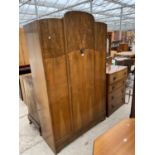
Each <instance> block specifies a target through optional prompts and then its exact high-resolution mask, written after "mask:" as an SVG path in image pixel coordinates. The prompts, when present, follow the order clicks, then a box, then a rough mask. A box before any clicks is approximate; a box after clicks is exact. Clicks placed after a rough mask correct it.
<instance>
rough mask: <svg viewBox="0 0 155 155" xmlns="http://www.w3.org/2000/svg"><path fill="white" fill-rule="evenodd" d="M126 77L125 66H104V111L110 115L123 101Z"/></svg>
mask: <svg viewBox="0 0 155 155" xmlns="http://www.w3.org/2000/svg"><path fill="white" fill-rule="evenodd" d="M126 78H127V67H126V66H114V65H111V66H107V67H106V79H107V86H106V91H107V93H106V94H107V95H106V111H107V116H110V115H111V114H112V113H113V112H114V111H116V110H117V109H118V108H119V107H120V106H121V105H123V104H124V103H125V81H126Z"/></svg>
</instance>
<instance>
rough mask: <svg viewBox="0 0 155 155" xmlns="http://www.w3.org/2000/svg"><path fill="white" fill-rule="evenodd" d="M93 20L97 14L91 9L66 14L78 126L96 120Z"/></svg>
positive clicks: (75, 128) (73, 104)
mask: <svg viewBox="0 0 155 155" xmlns="http://www.w3.org/2000/svg"><path fill="white" fill-rule="evenodd" d="M93 24H94V19H93V17H92V16H91V15H89V14H87V13H83V12H69V13H67V14H65V16H64V30H65V34H66V53H67V61H68V68H69V77H70V80H69V81H70V91H71V102H72V109H73V120H74V121H73V123H74V130H80V129H82V128H84V127H86V126H88V125H89V124H90V122H91V121H92V120H93V104H94V25H93Z"/></svg>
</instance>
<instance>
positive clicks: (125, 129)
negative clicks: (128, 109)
mask: <svg viewBox="0 0 155 155" xmlns="http://www.w3.org/2000/svg"><path fill="white" fill-rule="evenodd" d="M134 154H135V119H125V120H122V121H121V122H120V123H118V124H116V125H115V126H114V127H112V128H111V129H109V130H108V131H107V132H106V133H104V134H103V135H101V136H99V137H98V138H97V139H96V140H95V142H94V154H93V155H134Z"/></svg>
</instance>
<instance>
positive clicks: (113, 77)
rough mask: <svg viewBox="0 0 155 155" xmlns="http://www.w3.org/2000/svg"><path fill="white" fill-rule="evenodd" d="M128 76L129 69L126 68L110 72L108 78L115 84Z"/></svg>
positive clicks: (109, 81)
mask: <svg viewBox="0 0 155 155" xmlns="http://www.w3.org/2000/svg"><path fill="white" fill-rule="evenodd" d="M126 77H127V69H124V70H121V71H119V72H116V73H113V74H109V75H108V77H107V78H108V83H109V84H113V83H114V82H117V81H119V80H121V79H124V78H126Z"/></svg>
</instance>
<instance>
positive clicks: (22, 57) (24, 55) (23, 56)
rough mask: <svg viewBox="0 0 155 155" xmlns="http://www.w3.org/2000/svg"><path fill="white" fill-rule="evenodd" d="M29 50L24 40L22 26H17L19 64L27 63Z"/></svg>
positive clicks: (24, 64)
mask: <svg viewBox="0 0 155 155" xmlns="http://www.w3.org/2000/svg"><path fill="white" fill-rule="evenodd" d="M29 64H30V62H29V52H28V48H27V45H26V40H25V32H24V29H23V28H19V66H26V65H29Z"/></svg>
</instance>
